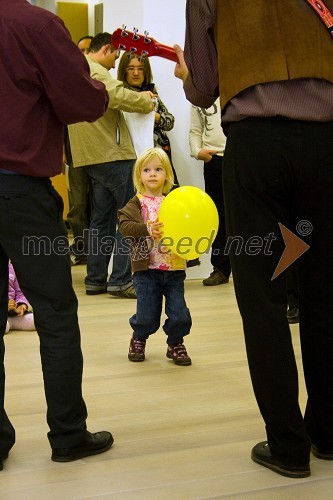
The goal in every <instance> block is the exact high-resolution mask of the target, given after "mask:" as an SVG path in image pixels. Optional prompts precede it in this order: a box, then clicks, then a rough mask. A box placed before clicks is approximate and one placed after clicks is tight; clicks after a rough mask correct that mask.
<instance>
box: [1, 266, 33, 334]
mask: <svg viewBox="0 0 333 500" xmlns="http://www.w3.org/2000/svg"><path fill="white" fill-rule="evenodd" d="M10 299H12V300H14V301H15V304H17V305H18V304H25V305H26V306H27V307H29V302H28V301H27V299H26V298H25V295H24V294H23V292H22V290H21V288H20V285H19V283H18V281H17V278H16V274H15V271H14V268H13V265H12V263H11V262H10V263H9V264H8V300H10ZM9 330H36V327H35V322H34V315H33V313H32V312H29V313H28V312H25V313H24V314H23V316H10V317H9V316H8V318H7V324H6V330H5V333H8V332H9Z"/></svg>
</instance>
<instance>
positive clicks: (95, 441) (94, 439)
mask: <svg viewBox="0 0 333 500" xmlns="http://www.w3.org/2000/svg"><path fill="white" fill-rule="evenodd" d="M112 444H113V437H112V434H110V432H107V431H102V432H95V433H94V434H92V433H91V432H88V431H87V435H86V438H85V440H84V441H83V442H82V443H81V444H80V445H78V446H75V447H73V448H54V449H53V450H52V457H51V459H52V460H53V461H54V462H73V461H74V460H79V459H80V458H83V457H88V456H89V455H97V454H98V453H104V452H105V451H107V450H109V449H110V448H111V446H112Z"/></svg>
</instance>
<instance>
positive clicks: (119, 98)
mask: <svg viewBox="0 0 333 500" xmlns="http://www.w3.org/2000/svg"><path fill="white" fill-rule="evenodd" d="M87 61H88V64H89V66H90V75H91V76H92V78H94V79H95V80H99V81H100V82H103V83H104V85H105V86H106V88H107V90H108V92H109V98H110V100H109V105H108V109H107V110H106V112H105V114H104V115H103V116H102V118H99V119H98V120H96V121H95V122H93V123H88V122H81V123H75V124H73V125H69V127H68V131H69V140H70V145H71V151H72V158H73V166H74V167H82V166H85V165H94V164H98V163H107V162H111V161H118V160H133V159H135V158H136V155H135V151H134V148H133V144H132V140H131V137H130V134H129V131H128V129H127V125H126V122H125V119H124V117H123V114H122V111H121V110H123V111H129V112H136V113H149V112H150V111H151V109H150V106H151V100H150V99H149V97H147V96H146V95H142V94H141V93H140V92H134V91H132V90H128V89H126V88H124V86H123V83H122V82H120V81H119V80H115V79H114V78H112V76H111V75H110V73H109V71H108V70H107V69H106V68H104V67H103V66H102V65H101V64H99V63H97V62H95V61H94V60H93V59H91V58H90V57H89V56H87ZM84 104H85V103H84V102H83V103H82V106H84Z"/></svg>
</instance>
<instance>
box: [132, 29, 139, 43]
mask: <svg viewBox="0 0 333 500" xmlns="http://www.w3.org/2000/svg"><path fill="white" fill-rule="evenodd" d="M138 31H139V30H138V29H137V28H133V40H140V37H139V35H138Z"/></svg>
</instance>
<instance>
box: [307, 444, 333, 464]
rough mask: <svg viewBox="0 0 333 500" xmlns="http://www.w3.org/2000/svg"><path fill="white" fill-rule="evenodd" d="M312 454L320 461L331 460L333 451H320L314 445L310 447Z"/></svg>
mask: <svg viewBox="0 0 333 500" xmlns="http://www.w3.org/2000/svg"><path fill="white" fill-rule="evenodd" d="M311 451H312V454H313V455H314V456H315V457H317V458H321V460H333V451H322V450H320V449H319V448H317V446H315V445H314V444H312V445H311Z"/></svg>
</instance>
